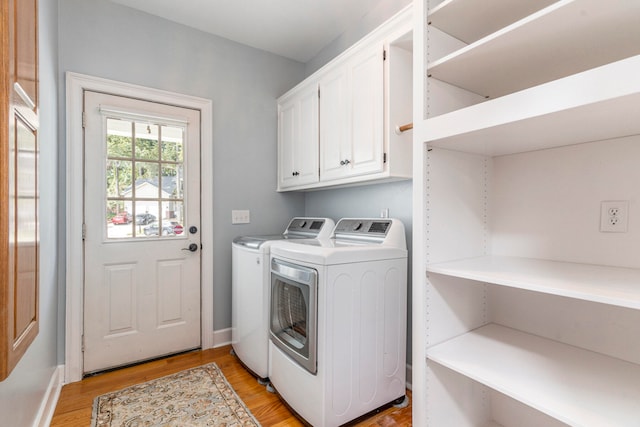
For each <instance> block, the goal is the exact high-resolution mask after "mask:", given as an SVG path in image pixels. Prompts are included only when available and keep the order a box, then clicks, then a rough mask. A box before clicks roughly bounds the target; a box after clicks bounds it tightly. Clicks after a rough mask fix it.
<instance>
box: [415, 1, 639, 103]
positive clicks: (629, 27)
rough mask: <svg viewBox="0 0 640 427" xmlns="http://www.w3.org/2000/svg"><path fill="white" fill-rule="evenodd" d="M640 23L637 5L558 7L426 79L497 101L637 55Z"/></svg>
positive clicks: (432, 67)
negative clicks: (510, 94) (500, 98)
mask: <svg viewBox="0 0 640 427" xmlns="http://www.w3.org/2000/svg"><path fill="white" fill-rule="evenodd" d="M523 3H529V2H523ZM469 16H470V17H474V15H473V14H469ZM639 17H640V2H638V1H626V0H615V1H602V0H562V1H558V2H556V3H555V4H553V5H551V6H548V7H546V8H545V9H542V10H540V11H538V12H536V13H534V14H532V15H529V16H527V17H525V18H524V19H521V20H520V21H517V22H515V23H513V24H511V25H509V26H507V27H504V28H502V29H501V30H499V31H496V32H494V33H492V34H490V35H488V36H486V37H484V38H482V39H480V40H478V41H476V42H474V43H472V44H470V45H468V46H466V47H465V48H463V49H460V50H457V51H455V52H453V53H452V54H450V55H448V56H445V57H444V58H441V59H439V60H437V61H435V62H433V63H432V64H429V65H428V66H427V74H428V75H430V76H431V77H433V78H436V79H439V80H442V81H445V82H447V83H450V84H452V85H454V86H457V87H461V88H464V89H467V90H469V91H471V92H475V93H477V94H480V95H483V96H488V97H491V98H497V97H499V96H503V95H506V94H508V93H513V92H516V91H519V90H522V89H526V88H529V87H533V86H536V85H539V84H542V83H546V82H549V81H553V80H556V79H559V78H562V77H565V76H569V75H572V74H576V73H580V72H582V71H585V70H588V69H591V68H594V67H598V66H601V65H604V64H607V63H610V62H613V61H618V60H620V59H623V58H627V57H629V56H633V55H638V54H640V25H639V24H638V20H639ZM603 34H606V37H603Z"/></svg>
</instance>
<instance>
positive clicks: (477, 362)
mask: <svg viewBox="0 0 640 427" xmlns="http://www.w3.org/2000/svg"><path fill="white" fill-rule="evenodd" d="M427 357H428V359H430V360H433V361H434V362H437V363H439V364H441V365H443V366H445V367H447V368H449V369H452V370H453V371H455V372H458V373H460V374H462V375H464V376H466V377H469V378H471V379H473V380H475V381H478V382H480V383H482V384H484V385H486V386H488V387H490V388H492V389H495V390H497V391H499V392H501V393H504V394H505V395H507V396H510V397H512V398H514V399H516V400H518V401H520V402H522V403H524V404H526V405H529V406H531V407H533V408H535V409H537V410H538V411H540V412H543V413H545V414H547V415H549V416H551V417H553V418H556V419H558V420H560V421H562V422H564V423H567V424H569V425H573V426H603V427H604V426H616V427H624V426H634V427H635V426H638V422H639V421H638V420H640V404H639V403H638V402H640V366H638V365H636V364H633V363H629V362H625V361H622V360H619V359H615V358H612V357H608V356H604V355H602V354H599V353H594V352H591V351H586V350H582V349H580V348H578V347H573V346H570V345H566V344H562V343H559V342H556V341H551V340H548V339H545V338H541V337H538V336H535V335H530V334H526V333H522V332H519V331H516V330H514V329H510V328H506V327H503V326H499V325H496V324H489V325H487V326H483V327H481V328H479V329H476V330H474V331H472V332H469V333H466V334H464V335H461V336H459V337H456V338H454V339H452V340H449V341H447V342H445V343H443V344H440V345H437V346H434V347H432V348H431V349H429V350H427Z"/></svg>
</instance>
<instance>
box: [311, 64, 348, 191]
mask: <svg viewBox="0 0 640 427" xmlns="http://www.w3.org/2000/svg"><path fill="white" fill-rule="evenodd" d="M319 84H320V180H322V181H325V180H330V179H336V178H341V177H343V176H344V175H345V173H346V168H345V167H344V166H345V160H346V159H347V158H348V157H349V156H350V155H351V150H350V120H351V119H350V117H349V110H350V108H349V105H348V102H349V97H348V93H347V69H346V67H345V66H340V67H338V68H335V69H333V70H332V71H331V72H329V73H328V74H326V75H324V76H322V77H321V79H320V83H319Z"/></svg>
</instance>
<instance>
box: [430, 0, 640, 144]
mask: <svg viewBox="0 0 640 427" xmlns="http://www.w3.org/2000/svg"><path fill="white" fill-rule="evenodd" d="M637 4H639V5H640V2H637ZM639 19H640V18H639ZM638 28H640V25H638ZM639 46H640V45H639ZM639 75H640V55H638V56H634V57H631V58H627V59H623V60H620V61H617V62H614V63H612V64H607V65H605V66H602V67H598V68H595V69H593V70H589V71H585V72H582V73H579V74H576V75H573V76H569V77H565V78H563V79H560V80H556V81H553V82H549V83H546V84H543V85H540V86H536V87H534V88H530V89H527V90H524V91H521V92H517V93H514V94H511V95H507V96H504V97H502V98H498V99H494V100H490V101H487V102H483V103H481V104H477V105H473V106H470V107H466V108H463V109H460V110H456V111H453V112H450V113H447V114H443V115H440V116H436V117H433V118H430V119H427V120H426V121H425V123H428V125H424V126H421V128H423V129H424V132H423V135H422V139H423V140H424V141H426V142H429V143H430V145H431V146H432V147H440V148H448V149H452V150H458V151H466V152H473V153H479V154H485V155H502V154H511V153H517V152H525V151H532V150H539V149H545V148H552V147H558V146H563V145H572V144H577V143H582V142H590V141H599V140H604V139H610V138H616V137H623V136H628V135H635V134H639V133H640V120H638V114H639V113H640V107H639V106H640V79H639V78H638V76H639Z"/></svg>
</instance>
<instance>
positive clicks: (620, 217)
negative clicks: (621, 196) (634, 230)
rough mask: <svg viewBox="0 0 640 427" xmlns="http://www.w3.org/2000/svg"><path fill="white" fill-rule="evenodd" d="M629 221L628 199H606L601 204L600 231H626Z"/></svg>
mask: <svg viewBox="0 0 640 427" xmlns="http://www.w3.org/2000/svg"><path fill="white" fill-rule="evenodd" d="M628 221H629V201H628V200H613V201H604V202H602V203H601V204H600V231H603V232H607V233H626V232H627V223H628Z"/></svg>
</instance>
